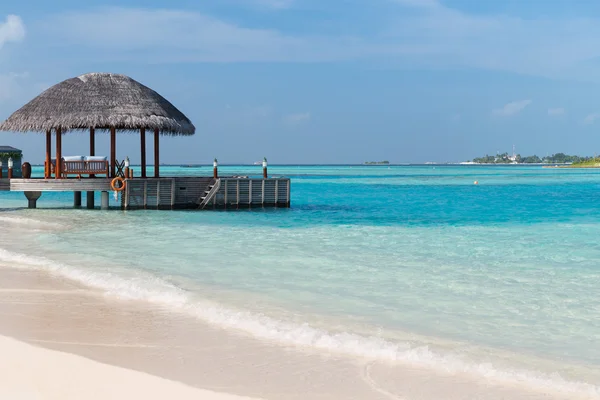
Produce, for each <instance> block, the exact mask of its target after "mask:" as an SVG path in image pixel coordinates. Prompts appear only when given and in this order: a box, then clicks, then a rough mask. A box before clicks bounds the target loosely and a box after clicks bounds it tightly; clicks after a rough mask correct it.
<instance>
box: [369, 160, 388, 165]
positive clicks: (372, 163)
mask: <svg viewBox="0 0 600 400" xmlns="http://www.w3.org/2000/svg"><path fill="white" fill-rule="evenodd" d="M389 163H390V162H389V161H365V165H388V164H389Z"/></svg>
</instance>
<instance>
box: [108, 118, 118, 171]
mask: <svg viewBox="0 0 600 400" xmlns="http://www.w3.org/2000/svg"><path fill="white" fill-rule="evenodd" d="M116 174H117V131H116V129H115V128H110V177H111V178H114V177H115V176H116Z"/></svg>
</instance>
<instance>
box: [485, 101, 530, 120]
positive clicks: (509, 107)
mask: <svg viewBox="0 0 600 400" xmlns="http://www.w3.org/2000/svg"><path fill="white" fill-rule="evenodd" d="M530 104H531V100H518V101H513V102H511V103H508V104H505V105H504V107H501V108H496V109H494V110H492V114H493V115H497V116H501V117H509V116H511V115H515V114H518V113H520V112H521V111H523V110H524V109H525V107H527V106H528V105H530Z"/></svg>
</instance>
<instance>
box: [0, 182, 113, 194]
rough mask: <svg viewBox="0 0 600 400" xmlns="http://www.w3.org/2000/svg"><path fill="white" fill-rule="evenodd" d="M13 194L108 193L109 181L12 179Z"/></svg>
mask: <svg viewBox="0 0 600 400" xmlns="http://www.w3.org/2000/svg"><path fill="white" fill-rule="evenodd" d="M10 190H11V191H14V192H38V191H40V192H76V191H109V190H111V188H110V180H109V179H12V180H11V182H10Z"/></svg>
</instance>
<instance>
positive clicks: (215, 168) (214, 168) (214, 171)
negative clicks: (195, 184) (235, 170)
mask: <svg viewBox="0 0 600 400" xmlns="http://www.w3.org/2000/svg"><path fill="white" fill-rule="evenodd" d="M218 168H219V165H218V162H217V159H216V158H215V160H214V161H213V178H215V179H217V178H218V177H219V170H218Z"/></svg>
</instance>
